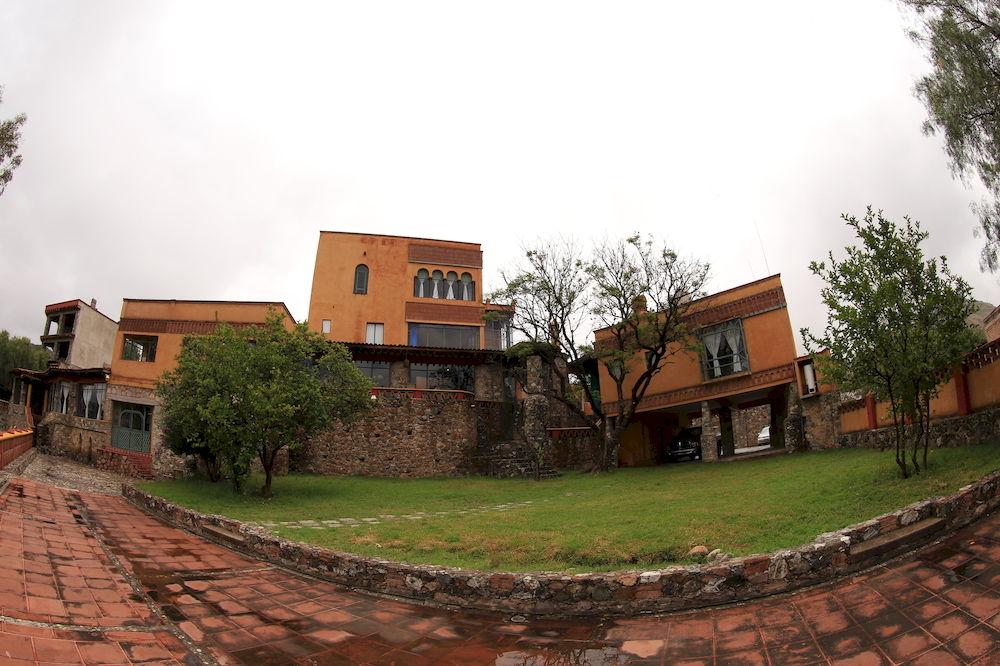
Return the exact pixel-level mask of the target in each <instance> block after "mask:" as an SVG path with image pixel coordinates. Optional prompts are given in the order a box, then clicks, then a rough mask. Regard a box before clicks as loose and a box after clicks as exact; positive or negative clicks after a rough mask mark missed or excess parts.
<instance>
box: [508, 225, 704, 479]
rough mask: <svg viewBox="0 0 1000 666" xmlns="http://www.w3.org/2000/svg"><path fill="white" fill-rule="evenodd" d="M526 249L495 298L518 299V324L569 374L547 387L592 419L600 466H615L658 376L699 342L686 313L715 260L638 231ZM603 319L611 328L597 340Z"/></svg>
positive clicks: (550, 362)
mask: <svg viewBox="0 0 1000 666" xmlns="http://www.w3.org/2000/svg"><path fill="white" fill-rule="evenodd" d="M525 259H526V261H525V263H523V264H522V265H521V266H518V267H516V268H515V270H514V271H513V272H512V273H503V274H502V275H501V277H502V279H503V281H504V287H503V288H502V289H500V290H498V291H496V292H494V294H492V295H491V298H492V299H495V300H505V301H511V302H514V303H515V304H516V308H515V310H514V316H513V320H512V326H513V328H514V330H516V331H517V332H518V333H519V334H520V335H521V337H523V338H525V339H526V341H527V342H528V343H530V344H531V345H532V346H533V347H534V348H535V349H537V350H540V351H542V352H543V353H540V354H539V356H540V358H541V359H542V361H543V362H544V363H545V364H546V366H547V367H548V368H549V369H550V371H552V372H553V373H554V374H555V375H556V376H558V377H559V378H560V381H559V382H556V383H554V385H553V386H551V387H548V388H546V389H544V392H545V393H546V395H547V397H549V398H551V399H554V400H557V401H559V402H561V403H562V404H563V405H565V406H566V408H567V409H568V410H569V411H570V412H573V413H575V414H577V415H578V416H579V417H580V418H581V419H584V420H585V421H586V422H589V423H591V424H592V427H593V428H594V430H595V434H597V435H598V439H599V441H600V448H599V450H598V451H597V455H596V456H595V460H596V462H595V466H594V470H595V471H598V470H606V469H610V468H612V467H614V466H615V465H617V463H618V450H619V447H620V442H621V436H622V433H624V432H625V429H626V428H628V426H629V424H630V423H631V422H632V421H633V419H634V417H635V412H636V409H637V408H638V406H639V404H640V403H641V401H642V399H643V397H645V395H646V391H647V389H648V388H649V385H650V382H651V381H652V378H653V377H654V376H655V375H656V374H657V373H659V372H661V371H662V370H663V369H664V368H665V367H666V366H667V365H669V363H670V360H671V358H672V357H673V356H675V355H676V354H679V353H685V352H688V351H690V350H691V349H692V347H693V346H695V337H694V335H693V331H692V330H691V329H690V328H689V327H688V325H687V315H688V310H689V307H690V304H691V302H692V301H693V300H694V299H696V298H697V297H698V296H700V295H702V293H703V287H704V284H705V280H706V279H707V276H708V266H707V264H705V263H703V262H701V261H696V260H688V259H684V258H681V257H680V256H678V254H677V253H676V252H674V251H673V250H672V249H670V248H669V247H667V246H666V245H664V244H662V243H658V242H656V241H654V240H653V239H652V238H643V237H641V236H639V235H634V236H631V237H629V238H626V239H622V240H619V241H617V242H613V243H604V244H601V245H598V246H597V247H595V248H593V249H592V250H591V251H590V252H589V253H586V252H584V251H583V250H582V249H581V248H580V247H578V246H577V245H575V244H574V243H573V242H571V241H565V240H549V241H540V242H539V243H537V244H536V245H535V246H534V247H530V248H528V249H526V251H525ZM595 323H596V324H597V325H599V326H602V327H603V329H602V331H601V335H600V337H599V339H597V340H595V344H593V345H590V344H588V341H587V340H586V337H589V335H588V334H589V333H590V331H591V330H593V328H594V324H595ZM547 349H550V350H553V351H552V352H551V353H544V352H545V351H546V350H547ZM522 353H523V352H522ZM588 360H596V361H597V362H598V363H600V364H602V365H603V366H604V367H605V368H606V369H607V371H608V374H609V375H610V376H611V379H612V381H613V383H614V387H615V393H614V395H613V396H601V395H600V393H599V390H598V387H597V386H596V385H595V377H594V376H593V375H592V374H591V373H590V372H589V370H588V364H587V361H588ZM526 390H527V389H526ZM581 391H582V394H583V396H584V397H585V398H586V400H587V402H588V404H589V406H590V414H588V413H587V412H586V411H585V410H584V408H583V405H581V402H580V392H581ZM609 397H610V399H609ZM602 398H603V399H602Z"/></svg>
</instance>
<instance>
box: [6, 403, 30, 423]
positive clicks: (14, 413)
mask: <svg viewBox="0 0 1000 666" xmlns="http://www.w3.org/2000/svg"><path fill="white" fill-rule="evenodd" d="M7 427H8V428H27V427H28V413H27V409H26V407H25V406H24V405H18V404H15V403H10V406H9V407H8V408H7Z"/></svg>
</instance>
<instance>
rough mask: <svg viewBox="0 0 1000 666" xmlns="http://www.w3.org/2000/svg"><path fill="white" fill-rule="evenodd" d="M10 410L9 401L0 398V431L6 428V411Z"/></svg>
mask: <svg viewBox="0 0 1000 666" xmlns="http://www.w3.org/2000/svg"><path fill="white" fill-rule="evenodd" d="M9 411H10V403H9V402H7V401H6V400H0V432H3V431H4V430H6V429H7V413H8V412H9Z"/></svg>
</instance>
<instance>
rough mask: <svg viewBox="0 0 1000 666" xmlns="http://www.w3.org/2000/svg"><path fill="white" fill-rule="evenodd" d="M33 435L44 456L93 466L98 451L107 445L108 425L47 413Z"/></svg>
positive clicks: (108, 422) (67, 415) (109, 423)
mask: <svg viewBox="0 0 1000 666" xmlns="http://www.w3.org/2000/svg"><path fill="white" fill-rule="evenodd" d="M36 431H37V433H38V439H37V444H38V449H39V450H40V451H42V452H43V453H52V454H55V455H59V456H66V457H67V458H72V459H73V460H78V461H80V462H84V463H94V462H95V461H96V460H97V452H98V450H100V449H102V448H104V447H106V446H107V445H108V443H109V442H110V439H111V422H110V421H98V420H95V419H85V418H81V417H79V416H73V415H72V414H59V413H57V412H49V413H48V414H46V415H45V416H44V418H42V420H41V422H40V423H38V425H37V426H36Z"/></svg>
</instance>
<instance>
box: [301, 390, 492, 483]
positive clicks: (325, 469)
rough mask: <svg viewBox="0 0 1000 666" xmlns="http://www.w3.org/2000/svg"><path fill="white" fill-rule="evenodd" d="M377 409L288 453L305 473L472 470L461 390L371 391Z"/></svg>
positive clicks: (470, 413)
mask: <svg viewBox="0 0 1000 666" xmlns="http://www.w3.org/2000/svg"><path fill="white" fill-rule="evenodd" d="M374 394H375V396H376V400H377V401H378V402H377V405H376V407H375V408H374V409H373V410H372V411H371V412H370V413H369V414H368V415H366V416H365V417H363V418H361V419H360V420H358V421H356V422H355V423H352V424H349V425H344V424H340V423H338V424H336V425H334V426H332V427H330V428H328V429H327V430H325V431H323V432H321V433H319V434H318V435H316V436H314V437H313V438H312V439H311V440H310V441H308V442H306V444H305V445H303V446H301V447H299V448H297V449H295V450H294V451H292V452H291V454H290V457H289V469H290V470H291V471H292V472H298V473H305V474H339V475H362V476H386V477H399V478H415V477H427V476H457V475H461V474H469V473H471V472H472V471H473V469H474V461H473V457H474V455H475V452H476V413H475V409H474V407H473V402H474V401H473V396H472V394H471V393H468V392H466V391H437V390H418V389H383V388H379V389H375V390H374Z"/></svg>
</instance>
